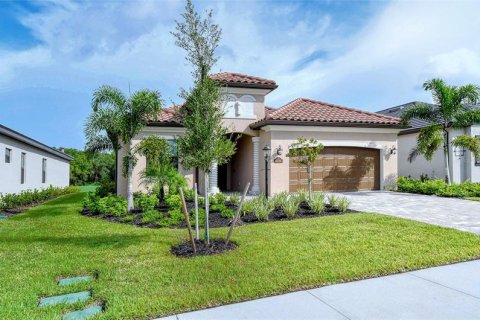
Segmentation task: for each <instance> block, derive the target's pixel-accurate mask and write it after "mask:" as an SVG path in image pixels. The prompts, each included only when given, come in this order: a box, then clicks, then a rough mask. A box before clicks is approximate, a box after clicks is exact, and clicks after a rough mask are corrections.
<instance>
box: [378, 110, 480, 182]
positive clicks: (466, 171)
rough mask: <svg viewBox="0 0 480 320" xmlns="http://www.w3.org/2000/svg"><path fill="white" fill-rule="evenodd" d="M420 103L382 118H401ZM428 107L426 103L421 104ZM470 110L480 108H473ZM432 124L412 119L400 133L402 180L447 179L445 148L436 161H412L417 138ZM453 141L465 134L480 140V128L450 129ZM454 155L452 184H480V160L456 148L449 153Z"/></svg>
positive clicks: (399, 167) (476, 125)
mask: <svg viewBox="0 0 480 320" xmlns="http://www.w3.org/2000/svg"><path fill="white" fill-rule="evenodd" d="M417 103H419V102H418V101H414V102H409V103H405V104H403V105H400V106H396V107H392V108H389V109H385V110H382V111H378V113H379V114H383V115H388V116H393V117H401V116H402V114H403V113H404V112H405V110H408V108H411V107H412V106H414V105H416V104H417ZM420 103H425V102H420ZM470 108H479V106H470ZM430 124H431V123H429V122H427V121H424V120H420V119H412V120H411V121H410V123H409V127H408V128H405V129H404V130H402V131H400V133H399V136H398V174H399V175H400V176H405V177H412V178H415V179H418V178H420V177H421V176H422V175H423V176H425V175H426V176H428V177H429V178H436V179H443V178H445V157H444V154H443V148H440V149H439V150H437V152H436V153H435V155H434V156H433V159H432V161H428V160H427V159H425V157H423V156H422V155H419V156H418V157H416V158H415V159H414V160H413V161H410V160H409V154H410V151H411V150H412V149H413V148H415V147H416V145H417V138H418V134H419V132H420V130H421V129H422V128H424V127H426V126H428V125H430ZM448 132H449V140H450V141H451V140H452V139H454V138H455V137H457V136H459V135H463V134H467V135H469V136H471V137H477V138H478V139H480V124H475V125H472V126H469V127H467V128H464V129H454V128H450V129H449V130H448ZM448 152H449V154H450V177H451V179H452V182H456V183H461V182H464V181H471V182H480V159H475V157H474V155H473V154H472V153H471V152H469V151H466V150H463V149H459V148H456V147H453V148H450V149H449V151H448Z"/></svg>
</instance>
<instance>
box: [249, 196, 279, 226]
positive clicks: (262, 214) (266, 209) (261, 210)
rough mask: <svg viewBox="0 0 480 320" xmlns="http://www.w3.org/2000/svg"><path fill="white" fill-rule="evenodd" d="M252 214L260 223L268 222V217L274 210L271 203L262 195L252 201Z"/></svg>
mask: <svg viewBox="0 0 480 320" xmlns="http://www.w3.org/2000/svg"><path fill="white" fill-rule="evenodd" d="M254 201H255V203H254V213H255V217H257V219H258V220H260V221H268V215H269V214H270V213H271V212H272V211H273V209H275V207H274V204H273V201H271V200H269V199H267V198H266V197H265V196H264V195H260V196H258V197H256V198H255V199H254Z"/></svg>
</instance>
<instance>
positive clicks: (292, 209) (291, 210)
mask: <svg viewBox="0 0 480 320" xmlns="http://www.w3.org/2000/svg"><path fill="white" fill-rule="evenodd" d="M300 202H301V198H300V197H299V196H298V195H292V196H290V197H289V198H288V201H286V202H285V203H284V204H283V206H282V209H283V212H284V213H285V214H286V215H287V218H288V219H293V217H295V214H296V213H297V211H298V208H299V207H300Z"/></svg>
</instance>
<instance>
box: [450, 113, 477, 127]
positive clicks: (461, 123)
mask: <svg viewBox="0 0 480 320" xmlns="http://www.w3.org/2000/svg"><path fill="white" fill-rule="evenodd" d="M477 123H480V109H477V110H468V111H465V112H462V113H459V114H457V115H456V117H455V119H454V121H453V122H452V126H453V127H454V128H465V127H469V126H471V125H472V124H477Z"/></svg>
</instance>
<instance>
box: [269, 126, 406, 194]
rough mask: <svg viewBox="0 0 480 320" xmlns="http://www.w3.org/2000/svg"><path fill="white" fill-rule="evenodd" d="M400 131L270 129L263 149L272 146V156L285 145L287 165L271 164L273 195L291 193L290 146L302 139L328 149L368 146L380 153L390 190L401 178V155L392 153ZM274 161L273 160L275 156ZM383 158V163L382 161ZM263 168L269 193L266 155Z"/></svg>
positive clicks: (383, 184)
mask: <svg viewBox="0 0 480 320" xmlns="http://www.w3.org/2000/svg"><path fill="white" fill-rule="evenodd" d="M397 134H398V130H396V129H380V128H379V129H376V128H353V127H314V126H312V127H306V126H297V127H294V126H267V127H265V128H264V130H262V131H261V133H260V137H261V138H262V140H261V143H260V148H263V146H265V144H269V145H270V146H271V148H272V154H274V152H275V149H276V148H278V147H279V146H281V148H282V149H283V154H282V155H281V156H280V157H281V158H282V160H283V163H273V161H272V162H271V163H270V171H269V180H270V184H269V188H270V190H269V193H270V194H275V193H278V192H281V191H288V190H289V158H288V157H287V156H286V154H287V153H288V147H289V145H291V144H292V143H293V142H295V140H296V139H297V138H299V137H305V138H307V139H310V138H315V139H317V140H318V141H319V142H320V143H322V144H324V145H325V146H351V147H367V148H375V149H379V150H380V156H381V159H380V160H381V161H380V171H381V172H380V185H381V188H387V189H390V188H392V187H393V186H394V183H395V181H396V178H397V176H398V164H397V155H390V153H389V152H388V150H390V149H391V148H392V147H397ZM272 159H273V157H272ZM382 159H383V161H382ZM261 162H262V163H261V165H260V182H261V183H260V188H261V190H262V192H265V178H264V176H265V165H264V160H263V152H262V157H261Z"/></svg>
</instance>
